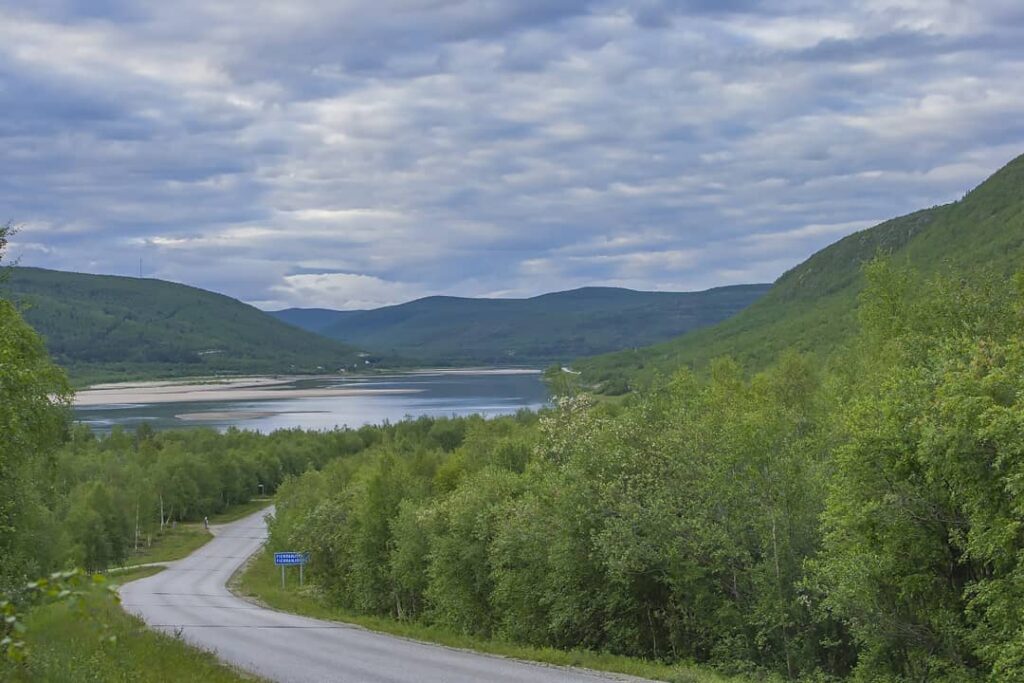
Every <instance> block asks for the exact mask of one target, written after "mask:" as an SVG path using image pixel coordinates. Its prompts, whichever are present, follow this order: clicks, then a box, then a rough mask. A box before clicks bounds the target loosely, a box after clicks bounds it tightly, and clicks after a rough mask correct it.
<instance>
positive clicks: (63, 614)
mask: <svg viewBox="0 0 1024 683" xmlns="http://www.w3.org/2000/svg"><path fill="white" fill-rule="evenodd" d="M160 570H161V568H160V567H145V568H138V569H133V570H129V571H128V572H125V573H124V574H122V575H121V576H119V577H118V579H117V583H123V582H125V581H128V580H134V579H139V578H142V577H144V576H149V575H151V574H153V573H156V572H158V571H160ZM26 625H27V627H28V631H27V632H26V634H25V641H26V643H27V645H28V648H29V653H28V659H27V661H26V662H25V663H24V664H22V665H13V664H5V663H4V662H3V661H2V660H0V679H3V680H5V681H11V682H12V683H28V682H29V681H32V682H33V683H49V682H51V681H52V682H53V683H67V682H68V681H76V682H78V681H104V682H105V681H132V682H133V683H135V682H138V683H150V682H152V683H160V682H162V681H167V680H177V681H204V682H208V683H238V682H240V681H253V680H257V679H255V678H254V677H252V676H248V675H247V674H244V673H242V672H239V671H236V670H234V669H232V668H230V667H227V666H225V665H223V664H221V663H219V662H218V661H217V659H216V657H214V656H213V655H212V654H210V653H207V652H203V651H201V650H197V649H195V648H192V647H190V646H188V645H186V644H185V643H184V642H182V641H181V640H178V639H176V638H174V637H172V636H169V635H166V634H163V633H157V632H155V631H150V630H149V629H147V628H146V627H145V625H144V624H143V623H142V621H140V620H139V619H137V618H135V617H133V616H131V615H129V614H126V613H125V612H124V611H123V610H122V609H121V608H120V606H119V605H118V603H117V601H116V600H115V599H114V597H113V596H112V595H110V594H109V593H107V592H106V591H102V590H98V591H93V592H90V593H88V594H87V595H85V596H84V597H82V598H81V599H79V600H78V601H77V603H75V604H69V603H67V602H62V603H57V604H51V605H45V606H42V607H38V608H36V609H34V610H32V612H30V613H29V615H28V617H27V619H26Z"/></svg>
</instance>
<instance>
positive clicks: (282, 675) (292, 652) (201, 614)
mask: <svg viewBox="0 0 1024 683" xmlns="http://www.w3.org/2000/svg"><path fill="white" fill-rule="evenodd" d="M263 515H264V513H263V512H259V513H257V514H254V515H251V516H249V517H246V518H244V519H241V520H239V521H237V522H232V523H231V524H225V525H222V526H215V527H212V528H211V531H212V532H213V533H214V538H213V540H211V541H210V542H209V543H207V544H206V545H205V546H203V547H202V548H200V549H199V550H197V551H196V552H194V553H192V554H191V555H189V556H188V557H187V558H185V559H183V560H178V561H177V562H172V563H169V565H168V568H167V569H165V570H164V571H162V572H160V573H159V574H156V575H154V576H151V577H148V578H145V579H140V580H138V581H133V582H131V583H127V584H125V585H124V586H122V587H121V590H120V592H121V599H122V605H123V606H124V608H125V609H126V610H128V611H129V612H131V613H133V614H136V615H138V616H139V617H141V618H142V619H143V620H144V621H145V622H146V623H147V624H148V625H149V626H150V627H151V628H155V629H159V630H161V631H165V632H168V633H178V634H180V635H181V637H182V638H184V639H185V640H186V641H188V642H189V643H191V644H193V645H196V646H198V647H201V648H204V649H207V650H210V651H212V652H214V653H216V654H217V656H218V657H220V658H221V659H222V660H224V661H226V662H228V663H230V664H233V665H235V666H237V667H239V668H241V669H244V670H246V671H250V672H252V673H255V674H257V675H259V676H262V677H264V678H268V679H271V680H274V681H286V682H291V681H337V682H339V683H349V682H351V683H355V682H358V683H413V682H415V683H435V682H436V683H441V682H444V683H471V682H472V683H479V682H480V681H493V682H495V683H525V682H526V681H536V682H539V683H554V682H555V681H559V682H568V683H597V682H599V681H609V680H620V681H621V680H638V679H629V678H626V677H616V676H613V675H610V674H609V675H602V674H598V673H595V672H591V671H584V670H580V669H569V668H562V667H552V666H544V665H541V664H531V663H528V662H522V661H518V660H514V659H506V658H503V657H495V656H491V655H485V654H478V653H474V652H468V651H465V650H458V649H454V648H448V647H443V646H439V645H430V644H427V643H420V642H417V641H412V640H408V639H405V638H398V637H395V636H389V635H384V634H379V633H373V632H371V631H367V630H365V629H363V628H360V627H358V626H351V625H348V624H341V623H337V622H331V621H321V620H318V619H309V618H306V617H300V616H295V615H292V614H285V613H283V612H277V611H274V610H271V609H266V608H263V607H260V606H258V605H256V604H254V603H251V602H249V601H247V600H244V599H242V598H239V597H236V596H235V595H233V594H232V593H231V592H230V591H229V590H228V589H227V582H228V580H229V579H230V578H231V575H232V574H234V572H235V570H237V569H238V568H239V567H240V566H242V564H243V563H244V562H245V561H246V560H247V559H248V558H249V557H250V556H251V555H253V554H254V553H255V552H257V551H258V550H259V549H260V547H261V546H262V545H263V542H264V541H265V540H266V537H267V528H266V524H265V523H264V520H263ZM290 571H294V570H290ZM171 673H172V672H168V674H171Z"/></svg>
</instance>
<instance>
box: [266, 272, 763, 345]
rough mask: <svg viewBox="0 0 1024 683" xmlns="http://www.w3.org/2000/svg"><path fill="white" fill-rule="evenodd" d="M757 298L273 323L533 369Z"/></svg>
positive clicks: (314, 313) (299, 313) (692, 297)
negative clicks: (526, 365)
mask: <svg viewBox="0 0 1024 683" xmlns="http://www.w3.org/2000/svg"><path fill="white" fill-rule="evenodd" d="M767 289H768V285H740V286H735V287H722V288H718V289H711V290H708V291H706V292H686V293H678V292H637V291H633V290H629V289H619V288H612V287H587V288H584V289H576V290H572V291H568V292H556V293H553V294H545V295H542V296H537V297H533V298H530V299H467V298H457V297H441V296H435V297H428V298H425V299H418V300H416V301H410V302H409V303H405V304H401V305H398V306H388V307H385V308H379V309H375V310H372V311H325V310H323V309H288V310H285V311H278V312H276V313H275V314H274V315H277V316H279V317H280V318H281V319H282V320H286V321H288V322H291V323H293V324H296V325H300V326H303V327H306V329H309V330H314V331H317V332H320V333H321V334H324V335H327V336H330V337H333V338H335V339H339V340H343V341H345V342H347V343H350V344H355V345H358V346H362V347H366V348H372V349H375V350H377V351H381V352H387V353H394V354H397V355H404V356H409V357H415V358H417V359H420V360H422V361H425V362H429V363H450V364H466V363H481V364H517V363H518V364H537V363H549V362H555V361H567V360H570V359H572V358H575V357H578V356H582V355H589V354H596V353H604V352H607V351H611V350H615V349H623V348H631V347H635V346H642V345H646V344H651V343H654V342H657V341H661V340H664V339H669V338H671V337H674V336H676V335H679V334H682V333H684V332H687V331H689V330H693V329H697V328H700V327H705V326H707V325H711V324H714V323H716V322H719V321H721V320H725V319H726V318H728V317H730V316H732V315H734V314H735V313H736V312H738V311H740V310H742V309H744V308H746V307H747V306H749V305H750V304H751V303H752V302H754V301H755V300H757V299H758V297H760V296H761V295H762V294H763V293H764V292H765V291H766V290H767Z"/></svg>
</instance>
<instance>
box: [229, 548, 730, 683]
mask: <svg viewBox="0 0 1024 683" xmlns="http://www.w3.org/2000/svg"><path fill="white" fill-rule="evenodd" d="M297 581H298V578H297V574H295V573H294V570H292V571H291V572H290V575H289V577H288V582H287V586H286V588H284V589H282V588H281V574H280V570H279V569H278V568H277V567H275V566H274V556H273V553H272V552H271V551H269V550H264V551H263V552H261V553H260V554H259V555H257V556H256V557H254V558H253V560H252V561H251V562H250V563H249V564H248V565H247V566H246V567H245V568H244V569H243V570H242V571H241V572H240V573H239V574H238V575H237V576H235V578H234V579H233V580H232V583H231V589H232V590H233V591H234V592H235V593H237V594H239V595H243V596H246V597H248V598H250V599H253V600H256V601H257V602H259V603H261V604H264V605H266V606H268V607H272V608H274V609H277V610H281V611H283V612H290V613H292V614H301V615H304V616H308V617H312V618H314V619H327V620H332V621H340V622H344V623H348V624H356V625H358V626H362V627H363V628H366V629H368V630H371V631H377V632H379V633H389V634H391V635H396V636H400V637H403V638H410V639H413V640H419V641H424V642H429V643H437V644H440V645H445V646H448V647H456V648H462V649H466V650H476V651H477V652H486V653H489V654H494V655H500V656H502V657H510V658H513V659H522V660H526V661H532V662H541V663H544V664H551V665H554V666H573V667H582V668H586V669H593V670H596V671H608V672H613V673H620V674H626V675H629V676H638V677H641V678H645V679H650V680H657V681H670V682H672V683H727V682H732V683H741V681H744V680H746V679H739V678H734V677H730V676H723V675H721V674H718V673H716V672H715V671H713V670H711V669H709V668H707V667H700V666H695V665H690V664H683V663H675V664H668V663H664V662H658V661H652V660H644V659H639V658H635V657H625V656H621V655H612V654H609V653H606V652H593V651H586V650H561V649H558V648H553V647H535V646H530V645H524V644H521V643H513V642H509V641H502V640H498V639H494V638H482V637H479V636H474V635H470V634H467V633H464V632H461V631H457V630H453V629H451V628H446V627H443V626H438V625H435V624H429V623H425V622H423V621H411V620H401V621H400V620H397V619H393V618H390V617H387V616H373V615H368V614H365V613H362V612H356V611H353V610H350V609H346V608H344V607H340V606H338V605H337V604H336V603H335V602H333V601H331V600H327V599H325V597H326V596H325V595H324V594H323V592H322V591H321V590H320V589H319V588H318V587H317V586H315V585H307V586H306V587H304V588H302V589H300V588H298V587H297V586H296V582H297Z"/></svg>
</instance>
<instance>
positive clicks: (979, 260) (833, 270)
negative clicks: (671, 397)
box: [574, 155, 1024, 386]
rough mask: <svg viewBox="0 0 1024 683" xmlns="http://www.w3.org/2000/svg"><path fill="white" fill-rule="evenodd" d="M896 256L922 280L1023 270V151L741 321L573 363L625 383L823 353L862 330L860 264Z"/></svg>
mask: <svg viewBox="0 0 1024 683" xmlns="http://www.w3.org/2000/svg"><path fill="white" fill-rule="evenodd" d="M878 253H883V254H889V255H891V257H892V258H893V259H894V261H895V262H896V263H904V264H909V265H911V266H912V267H913V268H915V269H916V270H918V271H919V272H921V273H923V274H928V273H933V272H936V271H938V270H940V269H943V268H948V269H952V270H953V271H954V272H964V273H966V272H969V271H970V270H971V269H973V268H978V267H989V268H992V269H993V270H995V272H997V273H1002V274H1005V275H1010V274H1012V273H1014V272H1015V271H1017V270H1018V269H1020V268H1021V267H1022V266H1024V155H1022V156H1020V157H1017V158H1016V159H1014V160H1013V161H1011V162H1010V163H1009V164H1007V165H1006V166H1004V167H1003V168H1002V169H1000V170H999V171H997V172H996V173H995V174H994V175H992V176H991V177H990V178H989V179H988V180H986V181H985V182H984V183H982V184H981V185H979V186H978V187H977V188H975V189H974V190H972V191H971V192H969V193H968V194H967V195H965V196H964V198H963V199H961V200H960V201H957V202H953V203H951V204H945V205H942V206H936V207H933V208H930V209H925V210H922V211H916V212H914V213H912V214H909V215H907V216H902V217H900V218H895V219H892V220H889V221H886V222H884V223H881V224H880V225H877V226H875V227H873V228H868V229H867V230H863V231H861V232H857V233H854V234H852V235H849V236H848V237H845V238H844V239H842V240H839V241H838V242H836V243H835V244H832V245H831V246H829V247H826V248H825V249H823V250H821V251H819V252H818V253H816V254H814V255H813V256H811V257H810V258H809V259H807V260H806V261H804V262H803V263H801V264H800V265H798V266H796V267H795V268H793V269H792V270H790V271H788V272H787V273H785V274H784V275H782V277H780V278H779V279H778V280H777V281H776V282H775V284H774V285H773V286H772V288H771V290H770V291H769V292H768V293H767V294H766V295H765V296H764V297H763V298H762V299H760V300H759V301H758V302H757V303H755V304H754V305H752V306H751V307H750V308H748V309H746V310H745V311H743V312H742V313H740V314H739V315H737V316H735V317H734V318H730V319H729V320H726V321H725V322H723V323H720V324H718V325H715V326H713V327H708V328H705V329H702V330H699V331H697V332H693V333H690V334H686V335H683V336H682V337H679V338H677V339H673V340H671V341H668V342H665V343H662V344H658V345H656V346H651V347H648V348H643V349H637V350H630V351H625V352H620V353H613V354H608V355H605V356H598V357H595V358H586V359H581V360H579V361H577V362H576V363H575V364H574V367H576V368H577V369H579V370H581V371H582V372H583V378H584V380H585V381H587V382H589V383H591V384H595V385H597V386H600V385H601V384H602V383H603V382H609V383H610V384H613V385H616V386H618V385H620V384H621V383H622V382H623V381H624V380H625V379H629V380H631V381H633V382H636V381H641V382H642V381H643V380H644V379H646V378H650V377H652V376H654V375H655V374H665V373H669V372H671V371H672V370H673V369H674V368H676V367H680V366H682V365H690V366H695V367H701V366H704V365H706V363H707V362H708V361H709V360H711V359H712V358H715V357H717V356H722V355H730V356H733V357H735V358H736V359H737V360H739V361H740V362H741V363H743V364H744V365H745V366H747V367H749V368H751V369H757V368H759V367H763V366H764V365H766V364H767V363H769V362H771V361H772V360H773V359H774V358H776V357H777V356H778V354H779V353H780V352H781V351H782V350H783V349H787V348H795V349H798V350H800V351H804V352H809V353H813V354H819V355H823V354H826V353H828V351H830V350H831V349H834V348H836V346H838V345H839V344H841V343H842V342H843V340H845V339H847V338H848V337H849V336H850V335H851V334H852V333H853V332H854V331H855V329H856V325H857V318H856V305H857V295H858V293H859V292H860V290H861V288H862V286H863V279H862V276H861V267H862V265H863V264H864V262H865V261H868V260H870V259H872V258H873V257H874V256H875V255H876V254H878Z"/></svg>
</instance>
